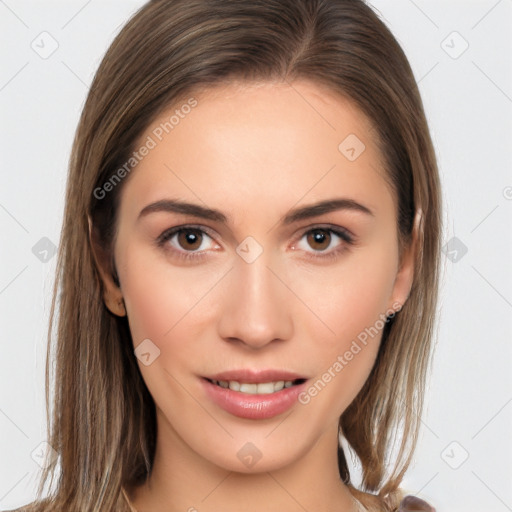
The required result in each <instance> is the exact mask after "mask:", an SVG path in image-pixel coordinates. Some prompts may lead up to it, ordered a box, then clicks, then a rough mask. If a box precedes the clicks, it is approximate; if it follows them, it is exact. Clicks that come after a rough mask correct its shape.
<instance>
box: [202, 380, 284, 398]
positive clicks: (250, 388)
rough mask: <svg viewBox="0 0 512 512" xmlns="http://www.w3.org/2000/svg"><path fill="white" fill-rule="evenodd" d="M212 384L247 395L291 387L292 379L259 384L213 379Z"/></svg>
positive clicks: (274, 391)
mask: <svg viewBox="0 0 512 512" xmlns="http://www.w3.org/2000/svg"><path fill="white" fill-rule="evenodd" d="M212 382H213V383H214V384H217V385H218V386H220V387H221V388H224V389H227V388H229V389H232V390H233V391H240V392H241V393H247V394H248V395H269V394H271V393H276V392H277V391H281V390H282V389H283V388H291V387H292V386H293V381H291V380H287V381H284V380H279V381H277V382H262V383H260V384H248V383H245V382H242V383H240V382H237V381H236V380H230V381H226V380H214V381H212Z"/></svg>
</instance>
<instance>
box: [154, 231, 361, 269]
mask: <svg viewBox="0 0 512 512" xmlns="http://www.w3.org/2000/svg"><path fill="white" fill-rule="evenodd" d="M183 231H197V232H199V233H201V234H203V235H207V236H209V237H210V238H212V239H213V236H212V235H211V234H210V233H209V232H208V231H206V230H204V228H202V227H201V226H195V225H184V226H178V227H175V228H171V229H168V230H167V231H164V232H163V233H162V234H161V235H160V236H159V237H158V238H157V245H158V246H159V247H161V248H164V245H165V244H166V243H167V242H168V241H169V240H170V239H171V238H172V237H173V236H174V235H177V234H179V233H181V232H183ZM314 231H324V232H326V233H330V234H333V233H334V234H335V235H336V236H338V237H339V238H340V239H341V240H342V241H343V242H344V243H345V244H346V245H345V246H344V244H341V245H340V246H338V247H337V248H336V249H334V250H331V251H330V252H327V253H325V254H323V253H321V251H316V252H318V253H319V254H316V255H313V254H311V253H306V254H307V255H308V256H307V258H310V259H312V260H317V261H318V260H323V261H335V260H337V259H338V258H339V256H340V255H341V253H343V252H345V251H347V250H348V249H349V248H350V246H352V245H354V244H355V240H354V238H353V237H352V235H350V234H349V232H348V231H347V230H345V229H343V228H334V227H331V226H315V227H312V228H309V229H308V230H306V231H304V232H303V233H302V234H301V236H300V237H299V239H298V241H300V240H302V238H303V237H304V236H305V235H307V234H309V233H312V232H314ZM171 251H172V252H174V253H175V254H176V255H177V257H178V258H179V259H181V260H183V261H199V260H201V259H203V258H204V257H206V255H205V252H206V251H201V252H197V251H196V252H194V251H179V250H177V249H174V248H172V249H171Z"/></svg>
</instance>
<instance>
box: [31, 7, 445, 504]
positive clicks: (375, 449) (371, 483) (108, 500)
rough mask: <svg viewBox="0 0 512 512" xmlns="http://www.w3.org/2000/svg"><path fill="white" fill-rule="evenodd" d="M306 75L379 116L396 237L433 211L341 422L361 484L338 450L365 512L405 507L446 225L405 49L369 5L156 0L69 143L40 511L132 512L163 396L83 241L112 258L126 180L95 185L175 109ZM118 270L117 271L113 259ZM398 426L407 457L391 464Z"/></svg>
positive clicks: (124, 41) (121, 38)
mask: <svg viewBox="0 0 512 512" xmlns="http://www.w3.org/2000/svg"><path fill="white" fill-rule="evenodd" d="M296 79H308V80H310V81H313V82H315V83H317V84H319V85H323V86H327V87H328V88H329V89H330V90H332V91H334V92H337V93H339V94H341V95H343V96H345V97H347V98H350V99H351V100H352V101H353V102H354V103H355V104H356V105H357V106H358V107H359V108H360V109H361V111H362V112H363V113H364V114H365V115H366V116H367V117H368V119H369V120H370V121H371V123H372V125H373V127H374V129H375V137H376V139H377V140H378V143H379V147H380V149H381V153H382V155H383V157H384V161H385V164H386V165H385V166H386V177H387V178H388V181H389V183H390V185H391V187H392V189H393V191H394V192H395V193H396V202H397V211H398V220H397V230H398V233H399V240H400V246H401V247H405V246H406V245H407V244H408V243H409V242H410V241H411V234H412V229H413V223H414V218H415V213H416V212H418V211H419V210H421V211H422V213H423V217H422V221H421V223H420V234H421V239H420V250H419V251H418V252H417V256H416V261H415V276H414V282H413V286H412V290H411V293H410V296H409V298H408V300H407V302H406V303H405V305H404V306H403V308H402V310H401V311H400V312H399V313H398V314H397V316H396V317H395V318H393V320H392V321H390V322H389V323H388V324H386V328H385V330H384V332H383V337H382V341H381V346H380V349H379V353H378V357H377V360H376V363H375V366H374V368H373V370H372V372H371V374H370V376H369V378H368V380H367V382H366V383H365V385H364V387H363V389H362V390H361V391H360V393H359V394H358V395H357V397H356V398H355V400H354V401H353V402H352V404H351V405H350V406H349V407H348V409H347V410H346V411H345V412H344V413H343V414H342V416H341V418H340V422H339V424H340V432H341V433H342V435H343V436H344V437H345V439H346V441H347V443H348V445H349V446H350V447H351V448H352V449H353V451H354V452H355V454H356V455H357V457H358V458H359V460H360V462H361V467H362V483H361V487H360V489H356V488H355V486H354V485H353V484H352V483H351V479H350V474H349V469H348V465H347V461H346V457H345V453H344V451H343V449H342V448H341V447H340V448H339V452H338V461H339V472H340V477H341V478H342V479H343V481H344V482H345V483H346V484H348V485H349V488H350V489H351V491H352V492H353V494H354V495H356V496H357V497H358V498H359V499H360V500H361V501H362V502H363V504H365V505H366V506H368V507H370V508H371V507H376V508H377V509H379V510H386V511H390V510H395V509H396V507H397V505H398V501H399V500H400V498H401V496H402V493H401V491H400V489H399V486H400V483H401V480H402V477H403V475H404V472H405V471H406V469H407V467H408V465H409V463H410V461H411V458H412V455H413V451H414V448H415V445H416V441H417V436H418V431H419V426H420V418H421V413H422V405H423V394H424V386H425V380H426V376H427V373H428V368H429V365H430V361H431V354H432V350H431V343H432V339H433V333H434V332H433V329H434V321H435V309H436V303H437V289H438V267H439V253H440V247H439V244H440V229H441V220H440V219H441V205H440V191H439V178H438V172H437V166H436V158H435V153H434V150H433V147H432V142H431V139H430V135H429V131H428V126H427V122H426V119H425V115H424V111H423V106H422V101H421V98H420V95H419V92H418V88H417V85H416V82H415V80H414V77H413V73H412V71H411V68H410V66H409V63H408V61H407V58H406V57H405V55H404V53H403V51H402V49H401V48H400V46H399V44H398V43H397V41H396V40H395V38H394V37H393V35H392V34H391V33H390V31H389V30H388V29H387V27H386V26H385V24H384V23H383V22H382V21H381V20H380V19H379V17H378V16H377V15H376V14H375V12H374V11H373V10H372V9H371V8H370V7H369V6H367V5H366V4H365V3H364V2H363V1H362V0H250V1H243V0H237V1H230V2H226V1H224V0H153V1H150V2H148V3H147V4H145V5H144V6H143V7H142V8H141V9H140V10H139V11H138V12H137V13H136V14H135V15H134V16H133V17H132V18H131V20H130V21H129V22H128V23H127V24H126V26H125V27H124V28H123V29H122V30H121V32H120V33H119V35H118V36H117V37H116V38H115V40H114V42H113V43H112V45H111V46H110V48H109V50H108V51H107V53H106V55H105V57H104V59H103V60H102V62H101V65H100V67H99V69H98V71H97V73H96V76H95V78H94V80H93V83H92V86H91V89H90V92H89V95H88V98H87V101H86V103H85V106H84V109H83V113H82V116H81V119H80V123H79V126H78V129H77V133H76V137H75V140H74V145H73V150H72V156H71V161H70V168H69V177H68V182H67V192H66V207H65V214H64V223H63V229H62V234H61V239H60V247H59V255H58V263H57V268H58V272H57V278H56V281H55V288H54V297H53V301H52V309H51V321H50V327H49V335H48V353H47V372H46V388H47V394H46V399H47V413H48V431H49V440H48V441H49V444H50V445H51V446H52V447H53V449H54V450H56V452H57V453H58V454H59V459H58V460H49V461H48V462H49V465H48V467H47V468H46V469H45V470H44V472H43V475H42V478H41V483H40V487H39V494H38V497H39V498H41V496H42V493H43V487H44V486H45V485H49V486H50V488H51V489H52V491H51V495H50V497H49V498H48V499H46V500H41V499H40V501H39V505H38V506H37V507H36V510H41V511H43V510H45V511H46V510H66V511H79V512H85V511H91V512H100V511H101V512H104V511H107V510H109V511H110V510H124V509H125V507H126V504H124V505H123V501H122V495H121V489H122V487H126V488H129V487H131V486H134V485H139V484H141V483H142V482H143V481H144V479H145V478H146V477H147V476H148V474H149V472H150V471H151V466H152V461H153V456H154V451H155V441H156V417H155V405H154V402H153V399H152V397H151V395H150V394H149V392H148V389H147V388H146V385H145V383H144V381H143V379H142V377H141V374H140V371H139V368H138V366H137V364H136V361H135V357H134V355H133V346H132V340H131V337H130V330H129V327H128V323H127V318H126V317H122V318H121V317H117V316H115V315H113V314H112V313H111V312H110V311H109V309H108V308H107V307H106V306H105V304H104V301H103V285H102V281H101V279H100V276H99V274H98V269H97V267H96V265H95V260H94V258H93V253H92V246H91V240H90V238H89V226H88V218H90V219H91V221H92V225H93V228H94V233H95V236H96V237H97V239H98V241H99V244H100V245H101V247H102V248H103V249H104V251H105V253H106V254H110V255H112V246H113V240H114V236H115V230H116V214H117V206H118V202H119V194H120V193H121V190H122V187H123V183H124V182H123V180H118V182H116V183H115V186H112V187H110V189H109V192H108V193H107V194H100V193H99V192H98V190H100V189H102V190H105V189H104V188H102V187H104V184H105V183H107V182H108V181H109V180H111V179H112V177H113V176H114V175H115V174H116V172H117V174H118V176H119V173H118V170H119V169H120V168H122V166H123V165H125V163H126V162H128V161H129V160H130V155H131V154H132V152H133V151H134V150H135V149H136V148H135V144H136V142H137V140H138V139H139V138H140V136H141V134H142V133H144V131H145V129H146V128H147V127H148V125H149V124H150V123H151V122H152V121H153V120H154V119H155V117H156V116H158V115H159V114H160V113H161V112H162V111H163V110H164V109H166V108H168V107H169V106H170V105H178V106H179V104H180V102H184V101H185V100H186V98H190V97H192V96H193V94H195V93H196V92H197V91H201V90H203V89H207V88H208V87H211V86H214V85H216V84H222V83H227V82H229V81H232V80H238V81H240V80H241V81H247V82H267V81H273V82H287V83H291V82H293V81H294V80H296ZM125 170H126V168H125ZM111 259H112V258H111ZM110 271H111V272H112V275H113V276H114V277H116V273H115V266H114V262H113V261H112V264H111V268H110ZM55 317H57V324H56V325H57V329H56V340H55V343H52V338H53V337H52V335H51V333H52V331H53V329H52V324H54V322H55ZM52 349H54V350H52ZM53 363H55V366H54V365H53ZM52 378H53V379H54V389H53V401H52V404H51V405H52V406H53V410H51V411H50V399H49V396H50V382H51V379H52ZM398 431H401V432H402V435H401V440H400V442H399V444H398V447H399V449H398V455H397V456H396V458H395V460H394V461H393V464H391V466H389V464H388V463H389V461H388V460H387V458H386V457H387V453H388V450H389V448H390V446H391V443H392V442H393V440H394V437H395V434H396V433H397V432H398ZM59 465H60V467H59Z"/></svg>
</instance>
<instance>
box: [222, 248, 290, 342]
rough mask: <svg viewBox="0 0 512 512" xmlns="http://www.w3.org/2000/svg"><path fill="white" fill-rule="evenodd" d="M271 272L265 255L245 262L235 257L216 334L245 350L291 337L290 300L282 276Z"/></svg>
mask: <svg viewBox="0 0 512 512" xmlns="http://www.w3.org/2000/svg"><path fill="white" fill-rule="evenodd" d="M276 275H279V272H278V271H276V270H274V269H273V268H272V269H271V268H270V266H269V261H268V259H267V258H266V257H265V252H263V254H261V255H260V256H259V257H258V259H256V261H253V262H252V263H247V262H246V261H244V260H243V259H242V258H237V260H236V261H235V263H234V268H233V270H232V271H231V272H230V273H229V276H227V277H228V279H229V281H228V282H227V283H226V288H225V290H224V291H225V294H224V295H223V303H222V304H221V305H220V318H219V323H218V333H219V335H220V337H221V338H222V339H224V340H226V341H229V342H232V343H238V344H240V345H243V346H244V347H245V348H249V349H261V348H263V347H264V346H265V345H267V344H269V343H271V342H273V341H277V340H287V339H290V338H291V337H292V334H293V320H292V316H293V315H292V307H293V302H292V297H291V293H290V291H289V290H288V289H287V288H286V286H285V284H283V281H284V282H286V276H279V278H278V277H277V276H276Z"/></svg>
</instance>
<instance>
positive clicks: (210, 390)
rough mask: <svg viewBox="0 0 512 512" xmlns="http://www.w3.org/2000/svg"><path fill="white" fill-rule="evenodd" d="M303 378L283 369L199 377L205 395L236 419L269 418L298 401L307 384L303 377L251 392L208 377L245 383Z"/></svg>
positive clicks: (223, 373) (229, 372) (235, 371)
mask: <svg viewBox="0 0 512 512" xmlns="http://www.w3.org/2000/svg"><path fill="white" fill-rule="evenodd" d="M297 379H305V377H302V376H300V375H298V374H296V373H292V372H288V371H283V370H261V371H255V370H233V371H227V372H222V373H217V374H215V375H212V376H209V377H203V378H201V384H202V386H203V389H204V391H205V394H206V395H207V397H209V398H210V399H211V400H212V401H213V402H214V403H215V404H216V405H218V406H219V407H220V408H222V409H223V410H225V411H226V412H228V413H229V414H232V415H233V416H236V417H238V418H246V419H252V420H263V419H268V418H273V417H275V416H278V415H279V414H282V413H284V412H285V411H287V410H289V409H290V408H291V407H293V405H294V404H295V403H296V402H298V396H299V394H300V393H301V392H302V391H304V389H305V387H306V386H307V382H308V381H307V380H306V379H305V380H304V382H302V383H301V384H295V385H293V386H291V387H289V388H283V389H282V390H280V391H276V392H275V393H271V394H260V395H251V394H248V393H241V392H240V391H233V390H232V389H229V388H222V387H220V386H218V385H217V384H214V383H213V382H210V381H211V380H217V381H219V380H236V381H238V382H246V383H248V384H255V383H262V382H272V381H273V382H276V381H280V380H284V381H287V380H292V381H293V380H297Z"/></svg>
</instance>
